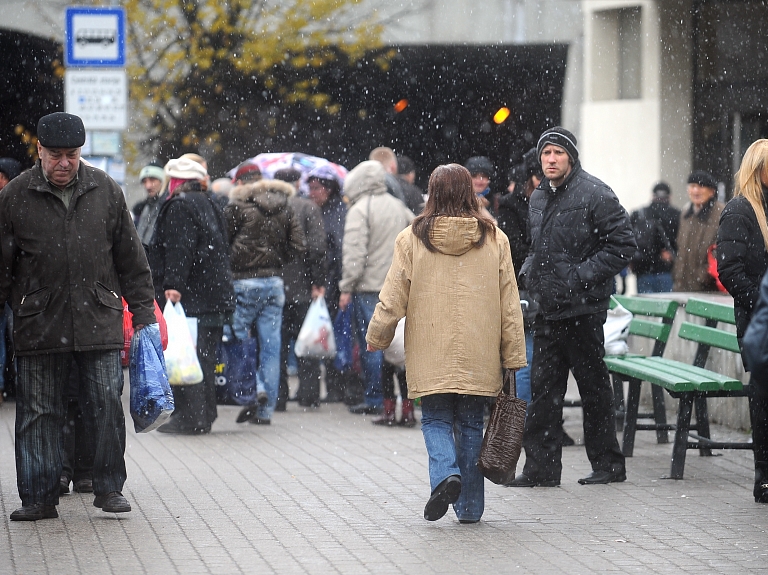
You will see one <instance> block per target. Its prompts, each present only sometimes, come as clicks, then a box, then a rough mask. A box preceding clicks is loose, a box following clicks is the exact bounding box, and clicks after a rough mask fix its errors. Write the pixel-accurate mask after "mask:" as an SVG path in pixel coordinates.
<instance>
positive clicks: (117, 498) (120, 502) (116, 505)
mask: <svg viewBox="0 0 768 575" xmlns="http://www.w3.org/2000/svg"><path fill="white" fill-rule="evenodd" d="M93 506H94V507H98V508H100V509H101V510H102V511H106V512H107V513H127V512H129V511H130V510H131V504H130V503H128V500H127V499H126V498H125V497H123V494H122V493H120V492H119V491H112V492H110V493H107V494H106V495H97V496H96V497H95V498H94V500H93Z"/></svg>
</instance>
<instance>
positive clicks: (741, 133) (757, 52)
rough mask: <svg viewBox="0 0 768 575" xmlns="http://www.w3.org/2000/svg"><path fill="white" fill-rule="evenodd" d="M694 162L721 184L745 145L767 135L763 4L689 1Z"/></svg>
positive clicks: (767, 14)
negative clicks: (691, 35)
mask: <svg viewBox="0 0 768 575" xmlns="http://www.w3.org/2000/svg"><path fill="white" fill-rule="evenodd" d="M693 15H694V20H693V22H694V46H693V54H694V86H693V90H694V124H693V135H694V140H693V163H694V168H695V169H701V170H707V171H709V172H711V173H712V174H713V175H714V176H715V178H716V179H717V180H718V181H720V182H723V183H724V184H725V188H726V193H727V195H728V196H729V197H730V194H731V193H732V190H733V176H734V174H735V172H736V170H737V169H738V167H739V165H740V164H741V158H742V156H743V155H744V152H745V151H746V149H747V148H748V147H749V145H750V144H751V143H752V142H754V141H755V140H757V139H759V138H768V95H767V93H766V88H765V86H766V84H767V83H768V66H767V65H766V64H768V36H766V35H765V33H764V31H763V29H762V28H763V25H764V23H765V22H766V21H768V4H766V3H765V2H763V1H762V0H758V1H755V0H739V1H732V0H728V1H725V0H714V1H713V0H700V1H698V2H696V3H695V4H694V11H693Z"/></svg>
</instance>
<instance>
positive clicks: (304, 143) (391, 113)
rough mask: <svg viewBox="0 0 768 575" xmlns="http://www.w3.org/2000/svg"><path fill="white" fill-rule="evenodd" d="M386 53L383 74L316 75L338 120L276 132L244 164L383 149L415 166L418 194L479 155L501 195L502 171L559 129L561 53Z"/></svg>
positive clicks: (559, 47)
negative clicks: (442, 169)
mask: <svg viewBox="0 0 768 575" xmlns="http://www.w3.org/2000/svg"><path fill="white" fill-rule="evenodd" d="M394 51H395V55H394V57H393V58H392V60H391V61H390V63H389V65H388V67H387V69H382V68H380V67H379V66H377V65H376V64H374V62H373V57H371V58H370V59H364V60H363V61H361V62H360V63H358V65H357V66H356V67H352V68H342V69H340V68H333V69H328V70H325V71H321V72H320V76H319V82H320V87H321V88H322V89H323V90H324V91H326V92H327V93H328V94H330V95H331V97H332V99H333V100H334V101H335V102H337V103H338V104H339V110H338V113H336V114H335V115H310V116H311V117H310V118H308V119H307V120H308V121H306V122H302V121H298V122H295V123H294V124H293V125H292V126H291V127H290V129H289V130H288V129H285V130H278V131H277V133H276V134H275V136H274V138H273V139H272V140H271V141H270V142H269V143H268V144H267V146H266V148H268V149H261V150H256V151H255V153H254V155H255V154H256V153H260V152H286V151H298V152H305V153H308V154H313V155H320V156H324V157H326V158H328V159H330V160H332V161H335V162H338V163H340V164H342V165H344V166H346V167H347V168H352V167H354V166H355V165H356V164H357V163H359V162H361V161H362V160H365V159H367V158H368V153H369V152H370V151H371V150H372V149H373V148H375V147H377V146H389V147H391V148H393V149H394V150H395V152H396V153H398V154H404V155H407V156H409V157H410V158H411V159H412V160H413V161H414V162H415V163H416V165H417V167H418V174H419V183H420V184H421V185H422V187H426V179H427V178H428V177H429V173H430V172H431V171H432V169H434V168H435V167H436V166H437V165H439V164H444V163H447V162H458V163H464V162H465V161H466V160H467V158H469V157H470V156H474V155H486V156H489V157H490V158H491V159H492V160H493V162H494V164H495V166H496V173H497V177H496V181H495V185H496V186H497V187H498V188H499V189H501V188H506V185H507V182H506V172H507V170H508V169H509V168H510V167H511V166H512V165H513V164H514V163H516V162H517V161H518V160H519V158H520V156H521V155H522V154H523V153H524V152H525V151H527V150H528V149H529V148H531V147H532V146H534V145H535V144H536V139H537V138H538V136H539V134H540V133H541V132H542V131H544V130H545V129H547V128H549V127H551V126H553V125H556V124H558V123H559V122H560V110H561V104H562V94H563V83H564V80H565V65H566V57H567V52H568V46H567V45H563V44H551V45H531V46H511V45H510V46H442V45H440V46H435V45H425V46H399V47H395V48H394ZM405 101H407V105H406V104H405ZM398 102H400V106H398V109H400V111H397V110H396V107H395V106H396V104H397V103H398ZM502 107H506V108H508V109H509V110H510V115H509V117H508V118H507V119H506V120H505V121H503V122H502V123H501V124H496V123H495V122H494V120H493V116H494V114H495V113H496V112H497V111H498V110H499V109H500V108H502ZM275 112H276V113H275V115H276V116H280V114H279V112H277V111H275ZM281 123H282V122H281ZM240 159H242V158H240ZM233 160H235V161H234V162H233V163H232V165H235V163H236V162H237V161H239V160H236V159H234V158H233ZM228 167H231V166H228Z"/></svg>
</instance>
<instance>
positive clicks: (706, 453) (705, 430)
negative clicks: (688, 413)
mask: <svg viewBox="0 0 768 575" xmlns="http://www.w3.org/2000/svg"><path fill="white" fill-rule="evenodd" d="M693 405H694V407H695V408H696V431H697V434H698V436H699V437H706V438H707V439H712V436H711V435H710V432H709V410H708V409H707V398H706V397H697V398H696V400H695V401H694V404H693ZM699 455H701V456H703V457H712V455H713V453H712V450H711V449H709V448H706V447H703V448H701V449H699Z"/></svg>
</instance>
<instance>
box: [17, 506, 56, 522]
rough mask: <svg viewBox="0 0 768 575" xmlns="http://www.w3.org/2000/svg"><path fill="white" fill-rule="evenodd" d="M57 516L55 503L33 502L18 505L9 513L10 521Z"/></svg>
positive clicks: (35, 519)
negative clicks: (32, 503) (31, 503)
mask: <svg viewBox="0 0 768 575" xmlns="http://www.w3.org/2000/svg"><path fill="white" fill-rule="evenodd" d="M58 516H59V513H58V511H56V506H55V505H43V504H42V503H35V504H34V505H27V506H25V507H19V508H18V509H17V510H16V511H14V512H13V513H11V521H38V520H40V519H56V518H57V517H58Z"/></svg>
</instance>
